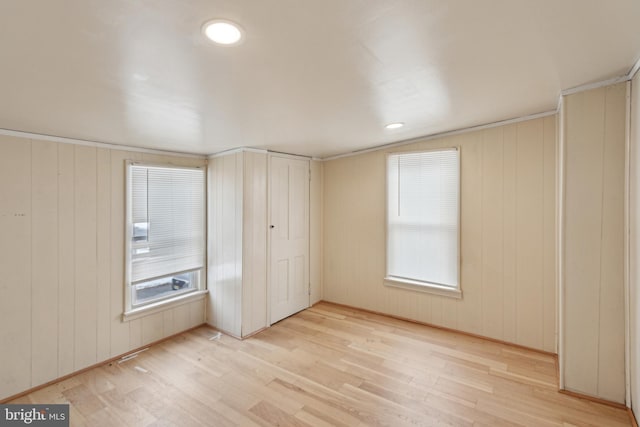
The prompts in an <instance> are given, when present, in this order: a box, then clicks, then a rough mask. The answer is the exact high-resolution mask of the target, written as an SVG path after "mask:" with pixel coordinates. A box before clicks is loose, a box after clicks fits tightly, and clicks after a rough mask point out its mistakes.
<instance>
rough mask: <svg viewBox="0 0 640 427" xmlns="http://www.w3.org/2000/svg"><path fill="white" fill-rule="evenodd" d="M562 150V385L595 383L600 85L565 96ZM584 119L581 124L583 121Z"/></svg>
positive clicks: (584, 387)
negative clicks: (563, 238) (564, 163)
mask: <svg viewBox="0 0 640 427" xmlns="http://www.w3.org/2000/svg"><path fill="white" fill-rule="evenodd" d="M565 102H566V111H567V114H566V123H565V124H564V125H565V126H566V130H565V135H566V141H565V147H566V148H565V149H566V166H565V194H566V196H565V197H566V201H565V222H564V227H565V278H566V279H565V280H566V282H565V325H564V327H565V331H564V332H565V333H564V336H565V349H566V351H565V356H564V360H565V366H564V374H565V375H564V376H565V385H566V387H567V388H569V389H570V390H575V391H579V392H582V393H589V392H591V393H592V394H594V395H595V393H596V391H597V388H598V376H597V372H596V373H595V374H594V373H593V371H594V370H596V369H597V366H598V333H597V331H598V330H599V321H600V319H599V307H598V302H597V300H598V295H599V291H600V289H599V280H600V251H599V247H600V237H601V223H602V172H603V170H602V153H603V141H602V135H603V134H604V106H605V104H604V90H597V91H589V92H583V93H579V94H576V95H573V96H569V97H567V98H566V99H565ZM587 122H588V123H589V124H590V125H589V126H588V127H587V126H585V125H584V124H585V123H587Z"/></svg>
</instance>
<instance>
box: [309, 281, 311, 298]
mask: <svg viewBox="0 0 640 427" xmlns="http://www.w3.org/2000/svg"><path fill="white" fill-rule="evenodd" d="M309 295H311V283H309Z"/></svg>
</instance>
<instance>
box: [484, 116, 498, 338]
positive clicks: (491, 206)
mask: <svg viewBox="0 0 640 427" xmlns="http://www.w3.org/2000/svg"><path fill="white" fill-rule="evenodd" d="M503 132H504V129H503V128H494V129H488V130H487V131H485V132H484V134H483V141H482V171H483V177H482V190H481V191H480V194H481V195H482V265H483V268H482V300H483V307H486V308H487V309H486V310H483V311H482V329H483V331H484V333H485V334H486V335H487V336H489V337H492V338H498V337H502V336H503V335H504V333H503V323H502V322H503V315H502V312H501V311H498V310H492V309H491V307H501V306H502V301H503V295H504V285H503V258H504V254H503V252H502V248H503V240H504V236H503V233H502V231H503V230H502V229H503V213H504V205H503V195H504V187H503V182H504V178H503V170H502V165H503V162H504V159H503V155H502V148H503Z"/></svg>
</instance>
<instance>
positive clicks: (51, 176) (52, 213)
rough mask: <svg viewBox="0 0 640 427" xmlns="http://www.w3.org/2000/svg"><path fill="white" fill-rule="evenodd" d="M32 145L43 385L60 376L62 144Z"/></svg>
mask: <svg viewBox="0 0 640 427" xmlns="http://www.w3.org/2000/svg"><path fill="white" fill-rule="evenodd" d="M31 145H32V155H31V177H32V179H31V188H32V190H31V199H32V202H31V203H32V221H31V237H32V240H31V242H32V269H31V286H32V295H31V298H32V307H33V308H32V311H31V322H32V331H31V342H32V346H31V366H32V368H31V370H32V376H33V377H32V382H33V383H36V384H41V383H45V382H48V381H51V380H53V379H55V378H57V377H58V146H57V145H56V144H55V143H53V142H44V141H33V142H32V143H31Z"/></svg>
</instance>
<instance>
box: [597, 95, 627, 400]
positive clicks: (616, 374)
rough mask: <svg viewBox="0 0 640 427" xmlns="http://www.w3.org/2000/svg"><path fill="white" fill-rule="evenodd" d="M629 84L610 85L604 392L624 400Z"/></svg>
mask: <svg viewBox="0 0 640 427" xmlns="http://www.w3.org/2000/svg"><path fill="white" fill-rule="evenodd" d="M625 98H626V86H625V85H624V84H622V85H617V86H610V87H607V88H606V94H605V122H604V130H605V133H604V147H603V148H604V150H603V157H604V158H603V171H602V173H603V176H602V183H603V184H602V185H603V190H604V191H603V194H602V243H601V245H602V248H601V250H600V264H601V268H600V298H599V308H598V309H599V311H600V316H599V317H600V325H599V326H600V330H599V336H600V339H599V348H598V352H599V354H598V396H602V397H604V398H607V399H610V400H614V401H617V402H624V400H625V391H624V390H625V389H624V381H625V377H624V342H625V336H624V322H625V320H624V206H625V205H624V203H625V201H624V194H625V193H624V189H625V176H624V162H625V159H624V156H625V126H626V100H625Z"/></svg>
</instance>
